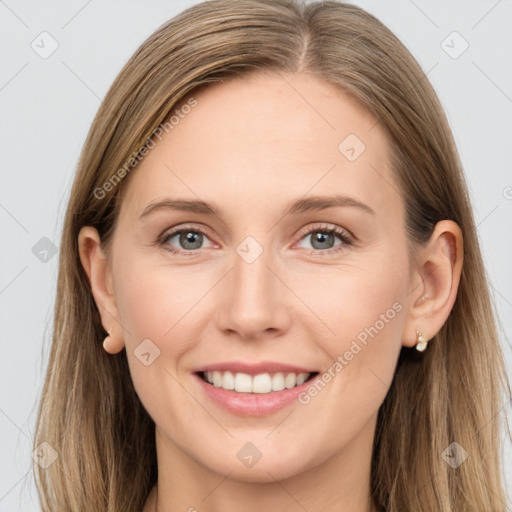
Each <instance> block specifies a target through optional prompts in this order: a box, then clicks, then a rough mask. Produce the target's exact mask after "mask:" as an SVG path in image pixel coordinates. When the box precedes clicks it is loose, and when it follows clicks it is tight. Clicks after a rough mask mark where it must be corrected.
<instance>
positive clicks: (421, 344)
mask: <svg viewBox="0 0 512 512" xmlns="http://www.w3.org/2000/svg"><path fill="white" fill-rule="evenodd" d="M416 340H417V341H416V350H417V351H418V352H424V351H425V349H426V348H427V345H428V340H425V339H424V338H423V335H422V334H421V332H420V331H416Z"/></svg>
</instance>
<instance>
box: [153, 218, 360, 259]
mask: <svg viewBox="0 0 512 512" xmlns="http://www.w3.org/2000/svg"><path fill="white" fill-rule="evenodd" d="M199 226H200V227H199ZM183 231H192V232H195V233H200V234H202V235H203V236H205V237H206V238H208V239H209V240H210V236H209V234H208V231H209V230H208V228H206V227H205V226H202V225H192V224H184V225H179V224H178V225H177V226H175V227H173V228H169V229H166V230H164V231H163V232H162V234H161V235H159V236H158V238H157V240H156V244H157V245H160V246H165V245H166V244H165V241H166V240H167V239H169V238H171V237H174V236H176V235H178V234H180V233H181V232H183ZM314 232H328V233H332V234H334V236H337V237H338V238H339V239H340V240H341V242H342V243H341V244H340V245H337V246H335V247H332V248H330V249H325V250H322V249H310V252H314V253H315V254H321V253H333V252H334V253H336V252H339V251H340V250H342V249H343V247H344V246H345V247H346V246H350V245H353V244H354V242H355V240H356V238H355V237H354V235H352V233H351V232H350V231H348V230H347V229H345V228H342V227H340V226H337V225H335V224H328V223H313V225H311V224H310V225H308V226H306V227H304V228H302V229H301V230H300V231H299V233H298V234H297V237H298V240H297V241H296V242H294V243H293V246H295V245H296V244H297V243H298V242H300V241H301V240H302V239H303V238H304V237H305V236H307V235H310V234H311V233H314ZM210 241H211V240H210ZM211 242H212V243H213V244H215V242H213V241H211ZM165 250H166V251H168V252H171V253H175V254H189V255H195V254H197V253H198V252H199V251H201V249H195V250H192V251H185V250H183V249H165Z"/></svg>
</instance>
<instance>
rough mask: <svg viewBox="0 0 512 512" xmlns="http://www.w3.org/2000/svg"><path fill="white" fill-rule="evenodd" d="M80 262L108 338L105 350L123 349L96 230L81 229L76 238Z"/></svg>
mask: <svg viewBox="0 0 512 512" xmlns="http://www.w3.org/2000/svg"><path fill="white" fill-rule="evenodd" d="M78 250H79V253H80V261H81V262H82V266H83V267H84V270H85V273H86V274H87V277H88V278H89V283H90V285H91V291H92V294H93V297H94V300H95V302H96V306H97V307H98V310H99V312H100V315H101V323H102V325H103V328H104V329H105V331H107V332H108V333H109V336H110V339H109V343H108V345H105V350H107V351H108V352H109V353H111V354H116V353H118V352H120V351H121V350H122V349H123V347H124V338H123V330H122V328H121V323H120V318H119V311H118V309H117V304H116V300H115V295H114V286H113V278H112V271H111V269H110V266H109V263H108V259H107V256H106V255H105V253H104V251H103V249H102V247H101V240H100V237H99V234H98V231H97V230H96V228H93V227H91V226H85V227H83V228H82V229H81V230H80V233H79V235H78Z"/></svg>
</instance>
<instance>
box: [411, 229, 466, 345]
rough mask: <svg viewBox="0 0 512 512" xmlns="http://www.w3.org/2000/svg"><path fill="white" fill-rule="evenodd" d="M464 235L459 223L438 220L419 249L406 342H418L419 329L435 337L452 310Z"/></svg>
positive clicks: (428, 336) (457, 285) (424, 336)
mask: <svg viewBox="0 0 512 512" xmlns="http://www.w3.org/2000/svg"><path fill="white" fill-rule="evenodd" d="M462 262H463V237H462V231H461V229H460V227H459V226H458V224H457V223H455V222H453V221H451V220H442V221H440V222H438V223H437V224H436V226H435V228H434V231H433V232H432V235H431V237H430V240H429V242H428V244H427V245H426V247H424V248H422V249H421V250H420V252H419V253H418V258H417V260H416V262H415V265H416V268H415V270H414V272H413V279H412V287H411V291H410V292H409V295H410V296H411V302H410V303H411V304H412V305H411V306H410V309H409V316H408V319H407V322H406V325H405V328H404V332H403V336H402V339H403V342H402V343H403V345H404V346H406V347H413V346H414V345H415V344H416V343H417V339H416V330H418V331H420V332H421V333H422V334H423V338H424V339H425V341H428V340H430V339H431V338H433V337H434V336H435V335H436V334H437V333H438V332H439V330H440V329H441V327H442V326H443V325H444V323H445V322H446V319H447V318H448V315H449V314H450V312H451V310H452V307H453V304H454V303H455V299H456V297H457V290H458V287H459V282H460V275H461V272H462Z"/></svg>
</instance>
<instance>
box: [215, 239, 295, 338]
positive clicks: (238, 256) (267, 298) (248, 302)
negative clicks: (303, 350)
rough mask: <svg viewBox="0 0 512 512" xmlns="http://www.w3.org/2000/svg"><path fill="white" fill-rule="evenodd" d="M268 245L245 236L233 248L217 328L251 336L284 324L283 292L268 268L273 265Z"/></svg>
mask: <svg viewBox="0 0 512 512" xmlns="http://www.w3.org/2000/svg"><path fill="white" fill-rule="evenodd" d="M265 240H267V239H265ZM264 244H265V245H264ZM267 245H268V244H266V243H265V242H264V241H263V240H262V242H260V241H259V240H257V239H256V238H255V237H253V236H247V237H246V238H244V239H243V240H242V241H241V242H240V243H239V244H238V246H236V247H235V254H233V268H232V271H231V272H230V273H229V274H230V275H229V278H228V279H227V281H226V283H225V286H224V288H223V293H222V295H223V300H222V307H221V309H220V311H219V312H218V321H219V328H221V329H227V330H234V331H237V332H238V333H239V334H240V335H241V336H243V337H247V338H250V337H257V336H258V335H259V334H261V333H263V332H265V331H268V330H269V329H270V330H276V329H277V330H281V329H284V328H285V327H286V325H287V308H286V307H285V305H284V304H283V303H282V301H283V300H284V299H285V295H284V294H283V290H280V289H278V288H279V287H280V286H283V285H282V284H281V283H279V280H278V279H276V277H275V276H274V273H273V272H272V271H271V270H270V269H269V268H268V267H270V268H272V261H273V259H274V258H273V255H272V253H271V251H270V250H269V248H268V247H267Z"/></svg>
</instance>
